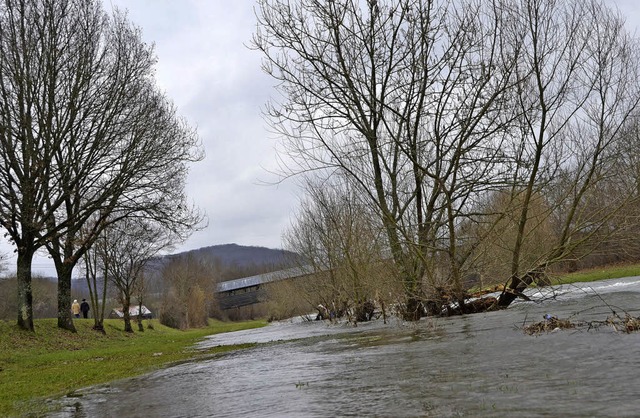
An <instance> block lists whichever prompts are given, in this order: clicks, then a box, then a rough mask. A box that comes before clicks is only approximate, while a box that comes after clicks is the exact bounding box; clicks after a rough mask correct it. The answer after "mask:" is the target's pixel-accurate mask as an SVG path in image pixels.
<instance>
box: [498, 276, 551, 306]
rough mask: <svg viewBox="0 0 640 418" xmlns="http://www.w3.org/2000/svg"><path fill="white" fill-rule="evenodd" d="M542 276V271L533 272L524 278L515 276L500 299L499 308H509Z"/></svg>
mask: <svg viewBox="0 0 640 418" xmlns="http://www.w3.org/2000/svg"><path fill="white" fill-rule="evenodd" d="M541 275H542V272H540V271H531V272H528V273H527V274H525V275H524V277H517V276H513V277H512V279H511V282H510V283H509V286H507V287H506V288H505V289H504V290H503V291H502V293H501V294H500V298H498V308H500V309H504V308H507V307H508V306H509V305H511V303H512V302H513V301H514V300H516V298H517V297H518V296H519V295H520V294H522V292H523V291H524V290H525V289H526V288H527V287H529V285H530V284H531V283H533V281H534V280H536V279H537V278H538V277H540V276H541Z"/></svg>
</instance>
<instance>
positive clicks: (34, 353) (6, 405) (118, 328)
mask: <svg viewBox="0 0 640 418" xmlns="http://www.w3.org/2000/svg"><path fill="white" fill-rule="evenodd" d="M146 322H147V321H145V323H146ZM74 323H75V326H76V328H77V331H78V332H77V333H71V332H68V331H64V330H61V329H59V328H57V326H56V324H57V321H56V320H55V319H43V320H36V321H35V333H31V332H27V331H23V330H20V329H18V327H17V326H16V325H15V323H14V322H10V321H0V416H18V415H25V414H36V415H39V414H42V413H43V412H45V411H39V410H38V409H39V408H42V405H43V402H42V399H43V398H48V397H54V396H61V395H65V394H70V393H73V391H74V390H76V389H79V388H82V387H86V386H90V385H95V384H99V383H105V382H109V381H112V380H116V379H122V378H125V377H131V376H136V375H140V374H143V373H146V372H149V371H151V370H154V369H157V368H160V367H163V366H166V365H168V364H172V363H175V362H179V361H185V360H187V359H192V358H194V357H197V356H203V355H209V356H210V355H212V354H215V353H220V352H223V351H229V350H234V349H238V348H243V347H244V346H243V345H238V346H226V347H214V348H211V349H209V350H206V352H196V351H194V350H193V349H192V347H193V345H194V344H195V343H197V342H199V341H201V340H202V339H203V338H204V337H205V336H207V335H212V334H217V333H221V332H228V331H237V330H243V329H251V328H256V327H261V326H264V325H266V322H265V321H247V322H238V323H233V322H220V321H211V322H210V323H209V326H207V327H205V328H199V329H192V330H187V331H179V330H175V329H171V328H168V327H165V326H163V325H160V324H159V323H158V322H156V321H155V320H153V321H151V324H152V326H153V329H146V330H145V331H144V332H135V333H133V334H130V333H126V332H124V326H123V322H122V321H120V320H106V321H105V329H106V334H102V333H99V332H96V331H93V330H92V329H91V327H92V326H93V320H92V319H86V320H85V319H81V320H75V321H74Z"/></svg>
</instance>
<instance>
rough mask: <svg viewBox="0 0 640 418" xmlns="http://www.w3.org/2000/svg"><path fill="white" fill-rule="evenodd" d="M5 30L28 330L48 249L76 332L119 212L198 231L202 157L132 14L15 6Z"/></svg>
mask: <svg viewBox="0 0 640 418" xmlns="http://www.w3.org/2000/svg"><path fill="white" fill-rule="evenodd" d="M0 19H1V20H0V25H1V26H0V48H2V50H1V51H0V52H1V58H0V78H1V83H0V84H1V87H0V88H1V90H0V95H1V97H0V99H1V100H2V101H1V103H0V106H1V108H0V117H1V118H2V122H1V125H2V127H3V129H2V130H1V131H0V142H1V143H0V146H1V147H2V149H1V158H2V159H3V164H2V168H1V169H0V182H1V183H2V191H1V192H0V193H1V196H0V197H1V198H0V224H2V226H3V227H4V228H5V229H6V230H7V232H8V234H9V236H10V238H11V239H12V240H13V241H14V242H15V244H16V247H17V252H18V269H17V270H18V277H19V283H20V286H19V290H18V295H19V299H20V311H19V319H18V323H19V324H20V326H22V327H24V328H27V329H33V325H32V314H31V303H32V296H31V291H30V274H31V273H30V270H31V260H32V258H33V254H34V252H35V251H36V250H37V249H38V248H41V247H43V246H45V245H46V247H47V250H48V251H49V254H50V255H51V256H52V258H53V260H54V263H55V265H56V270H57V273H58V276H59V277H58V278H59V282H58V283H59V289H58V301H59V308H58V326H60V327H63V328H68V329H73V323H72V321H71V318H70V314H69V304H70V279H71V272H72V270H73V267H74V266H75V265H76V263H77V262H78V260H79V259H80V257H81V256H82V254H83V253H84V252H85V251H86V250H87V249H88V248H89V247H90V246H91V244H92V243H93V241H95V239H96V238H97V236H98V235H99V234H100V232H101V230H102V229H103V228H104V227H106V225H108V223H109V222H114V221H117V220H118V219H117V217H116V216H114V215H113V214H114V213H115V212H116V211H118V214H119V215H118V216H120V217H126V216H129V214H131V213H136V212H137V213H139V212H146V213H147V215H148V216H149V217H151V218H154V219H165V220H167V222H169V221H170V222H174V223H175V224H176V225H177V224H180V227H179V228H182V227H184V226H187V225H188V226H189V227H192V226H193V225H195V224H196V223H198V221H199V220H200V219H201V217H200V216H199V215H198V214H197V212H196V211H195V210H194V209H193V208H190V207H189V205H188V204H187V203H186V201H185V196H184V193H183V185H184V179H185V176H186V171H187V166H186V165H187V163H189V162H192V161H197V160H198V159H200V158H201V157H202V155H201V152H200V151H199V147H198V139H197V136H196V134H195V131H194V130H193V129H191V128H190V127H189V126H188V125H187V124H186V123H185V122H184V121H183V120H181V119H180V118H178V117H177V115H176V112H175V108H174V107H173V106H172V105H171V103H169V101H168V100H167V99H166V98H165V97H164V96H163V95H162V93H160V92H159V90H158V88H157V86H156V85H155V83H154V80H153V65H154V63H155V57H154V54H153V50H152V48H151V47H150V46H148V45H146V44H145V43H144V42H143V41H142V39H141V36H140V30H139V29H137V28H135V27H134V26H132V25H131V23H129V22H128V21H127V19H126V16H125V15H124V14H123V13H121V12H119V11H117V10H115V11H114V13H113V14H112V15H111V16H109V15H107V14H106V13H105V12H104V11H103V9H102V2H101V1H99V0H92V1H80V0H62V1H53V0H38V1H35V2H30V1H24V0H5V1H3V3H2V5H1V6H0ZM87 224H89V226H88V227H87V228H85V232H84V233H83V234H82V239H80V234H79V231H80V230H81V229H82V228H83V227H85V226H87Z"/></svg>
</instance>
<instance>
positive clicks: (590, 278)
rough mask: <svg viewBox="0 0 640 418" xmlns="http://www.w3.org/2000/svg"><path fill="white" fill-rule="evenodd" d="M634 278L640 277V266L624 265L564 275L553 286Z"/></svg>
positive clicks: (554, 281)
mask: <svg viewBox="0 0 640 418" xmlns="http://www.w3.org/2000/svg"><path fill="white" fill-rule="evenodd" d="M632 276H640V264H623V265H614V266H608V267H598V268H593V269H589V270H581V271H576V272H574V273H569V274H566V275H562V276H560V277H558V278H557V280H553V281H552V282H553V284H569V283H576V282H595V281H598V280H607V279H619V278H622V277H632Z"/></svg>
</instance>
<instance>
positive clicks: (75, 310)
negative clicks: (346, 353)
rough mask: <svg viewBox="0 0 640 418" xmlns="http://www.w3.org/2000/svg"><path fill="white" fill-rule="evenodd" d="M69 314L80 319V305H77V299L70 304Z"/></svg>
mask: <svg viewBox="0 0 640 418" xmlns="http://www.w3.org/2000/svg"><path fill="white" fill-rule="evenodd" d="M71 312H73V316H75V317H76V318H80V304H79V303H78V299H74V300H73V303H72V304H71Z"/></svg>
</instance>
